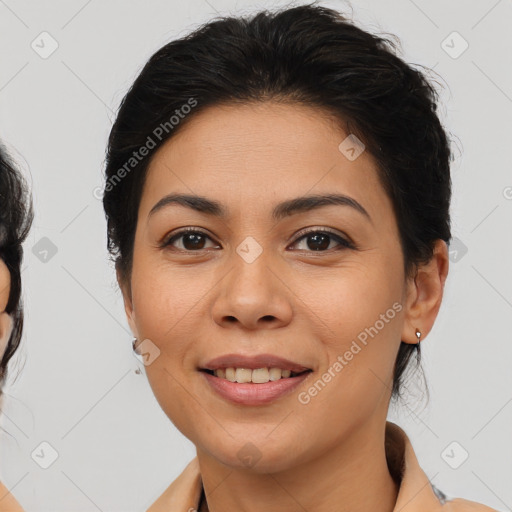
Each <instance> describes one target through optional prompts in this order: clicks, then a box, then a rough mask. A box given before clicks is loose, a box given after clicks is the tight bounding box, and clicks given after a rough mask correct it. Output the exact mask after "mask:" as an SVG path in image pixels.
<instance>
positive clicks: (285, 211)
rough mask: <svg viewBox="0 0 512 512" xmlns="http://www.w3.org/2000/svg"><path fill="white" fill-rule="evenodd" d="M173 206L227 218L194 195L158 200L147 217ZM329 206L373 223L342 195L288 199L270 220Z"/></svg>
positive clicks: (224, 212)
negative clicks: (354, 211)
mask: <svg viewBox="0 0 512 512" xmlns="http://www.w3.org/2000/svg"><path fill="white" fill-rule="evenodd" d="M173 204H176V205H181V206H184V207H186V208H190V209H192V210H195V211H197V212H199V213H204V214H206V215H211V216H214V217H219V218H221V219H226V218H227V217H228V210H227V209H226V208H225V207H224V206H223V205H222V204H221V203H219V202H218V201H215V200H213V199H208V198H207V197H204V196H198V195H194V194H169V195H167V196H165V197H163V198H162V199H160V200H159V201H158V202H157V203H156V204H155V205H154V206H153V208H151V211H150V212H149V215H148V217H151V216H152V215H153V214H155V213H156V212H157V211H159V210H162V209H163V208H165V207H167V206H170V205H173ZM330 205H338V206H349V207H351V208H353V209H354V210H356V211H358V212H359V213H361V214H362V215H364V216H365V217H366V218H367V219H368V220H369V221H370V222H372V223H373V221H372V218H371V217H370V214H369V213H368V212H367V211H366V210H365V209H364V207H363V206H362V205H361V204H360V203H358V202H357V201H356V200H355V199H353V198H352V197H349V196H346V195H343V194H315V195H309V196H303V197H297V198H295V199H288V200H286V201H283V202H282V203H279V204H278V205H277V206H275V208H274V209H273V211H272V218H273V219H274V220H276V221H277V220H281V219H283V218H285V217H290V216H291V215H296V214H298V213H303V212H307V211H311V210H314V209H317V208H321V207H324V206H330Z"/></svg>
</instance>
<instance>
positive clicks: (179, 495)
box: [0, 457, 202, 512]
mask: <svg viewBox="0 0 512 512" xmlns="http://www.w3.org/2000/svg"><path fill="white" fill-rule="evenodd" d="M201 489H202V481H201V473H200V471H199V461H198V459H197V457H194V459H192V460H191V461H190V462H189V463H188V464H187V466H186V467H185V469H184V470H183V471H182V472H181V474H180V475H179V476H178V478H176V480H174V481H173V482H172V483H171V485H170V486H169V487H167V489H166V490H165V491H164V493H163V494H162V495H161V496H160V497H159V498H158V499H157V500H156V501H155V502H154V503H153V504H152V505H151V506H150V507H149V508H148V509H147V511H146V512H169V511H170V510H180V511H183V512H187V511H189V510H195V508H196V507H197V506H198V503H199V498H200V495H201ZM0 512H2V509H1V508H0Z"/></svg>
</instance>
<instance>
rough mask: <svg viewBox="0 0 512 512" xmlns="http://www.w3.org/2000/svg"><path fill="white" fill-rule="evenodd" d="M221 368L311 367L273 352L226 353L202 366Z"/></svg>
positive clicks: (291, 369)
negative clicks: (248, 354) (249, 354)
mask: <svg viewBox="0 0 512 512" xmlns="http://www.w3.org/2000/svg"><path fill="white" fill-rule="evenodd" d="M219 368H247V369H250V370H256V369H257V368H281V369H282V370H290V371H292V372H303V371H305V370H310V369H311V368H308V367H306V366H302V365H301V364H299V363H295V362H293V361H290V360H289V359H285V358H283V357H279V356H275V355H272V354H258V355H254V356H247V355H242V354H225V355H223V356H219V357H216V358H214V359H212V360H210V361H208V362H207V363H206V364H205V365H204V366H203V367H202V369H203V370H217V369H219Z"/></svg>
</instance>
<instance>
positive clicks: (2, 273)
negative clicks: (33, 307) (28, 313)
mask: <svg viewBox="0 0 512 512" xmlns="http://www.w3.org/2000/svg"><path fill="white" fill-rule="evenodd" d="M10 290H11V274H10V272H9V269H8V268H7V265H6V264H5V262H4V261H3V260H0V358H1V357H2V356H3V355H4V352H5V349H6V348H7V343H8V342H9V336H10V333H11V330H12V319H11V316H10V315H9V314H8V313H6V312H5V308H6V307H7V303H8V301H9V293H10Z"/></svg>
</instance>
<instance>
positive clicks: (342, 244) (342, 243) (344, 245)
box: [161, 227, 356, 253]
mask: <svg viewBox="0 0 512 512" xmlns="http://www.w3.org/2000/svg"><path fill="white" fill-rule="evenodd" d="M191 233H193V234H200V235H203V236H205V237H207V238H209V239H210V240H212V239H211V237H210V236H209V235H208V234H207V233H205V232H204V231H202V230H200V229H198V228H193V227H188V228H184V229H182V230H180V231H178V232H177V233H175V234H174V235H172V237H170V238H167V239H165V240H164V241H163V242H162V243H161V247H162V248H169V247H170V246H171V244H172V243H173V242H174V241H176V240H178V239H179V238H180V237H182V236H183V235H187V234H191ZM311 234H322V235H328V236H329V237H331V238H332V239H334V240H335V241H336V242H338V244H339V246H338V248H336V249H334V251H340V250H343V249H356V247H355V245H354V244H353V243H352V242H350V241H348V240H346V239H345V238H343V237H341V236H340V235H338V234H337V233H335V232H333V231H331V230H329V229H325V228H323V229H318V228H313V229H310V230H308V231H302V232H301V233H299V234H298V235H297V238H296V239H295V241H294V242H293V243H292V245H295V244H297V243H298V242H299V241H300V240H302V239H303V238H306V237H307V236H308V235H311ZM173 250H176V251H181V252H189V253H192V252H201V251H204V250H206V249H198V250H196V251H193V250H187V249H173ZM332 251H333V249H326V250H324V251H312V250H306V252H312V253H318V252H328V253H329V252H332Z"/></svg>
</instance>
